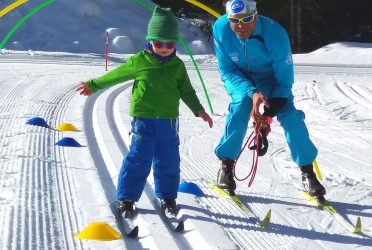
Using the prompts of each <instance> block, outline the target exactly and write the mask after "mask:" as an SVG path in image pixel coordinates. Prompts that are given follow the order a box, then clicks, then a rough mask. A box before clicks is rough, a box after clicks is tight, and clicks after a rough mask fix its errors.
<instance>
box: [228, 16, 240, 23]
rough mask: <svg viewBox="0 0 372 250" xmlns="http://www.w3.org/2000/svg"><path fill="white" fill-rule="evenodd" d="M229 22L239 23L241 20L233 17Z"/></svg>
mask: <svg viewBox="0 0 372 250" xmlns="http://www.w3.org/2000/svg"><path fill="white" fill-rule="evenodd" d="M229 21H230V22H231V23H239V18H232V17H230V18H229Z"/></svg>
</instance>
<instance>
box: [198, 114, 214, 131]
mask: <svg viewBox="0 0 372 250" xmlns="http://www.w3.org/2000/svg"><path fill="white" fill-rule="evenodd" d="M198 115H199V117H200V118H202V119H203V120H204V121H205V122H208V124H209V127H210V128H211V127H213V121H212V118H211V117H210V116H209V115H208V114H207V113H206V112H205V111H204V110H201V111H199V112H198Z"/></svg>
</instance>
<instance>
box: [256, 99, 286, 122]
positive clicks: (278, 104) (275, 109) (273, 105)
mask: <svg viewBox="0 0 372 250" xmlns="http://www.w3.org/2000/svg"><path fill="white" fill-rule="evenodd" d="M267 101H268V102H269V104H270V108H267V107H266V106H265V107H264V113H263V114H262V115H264V116H268V117H271V118H272V117H274V116H276V115H277V114H278V113H279V111H280V110H281V109H282V108H283V107H284V105H285V104H286V102H287V98H283V97H273V98H270V99H268V100H267Z"/></svg>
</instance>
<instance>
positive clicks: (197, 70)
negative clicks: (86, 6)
mask: <svg viewBox="0 0 372 250" xmlns="http://www.w3.org/2000/svg"><path fill="white" fill-rule="evenodd" d="M133 1H135V2H137V3H139V4H142V5H143V6H145V7H147V8H148V9H150V10H151V11H154V8H153V7H151V6H150V5H148V4H147V3H145V2H143V1H142V0H133ZM180 40H181V43H182V45H183V46H184V47H185V49H186V51H187V53H188V54H189V56H190V58H191V61H192V63H193V64H194V67H195V69H196V72H198V76H199V79H200V81H201V83H202V86H203V89H204V93H205V96H206V97H207V101H208V105H209V108H210V110H211V113H212V114H214V113H213V108H212V105H211V102H210V100H209V97H208V93H207V89H206V88H205V85H204V81H203V78H202V76H201V74H200V71H199V68H198V66H197V65H196V62H195V60H194V57H193V56H192V54H191V52H190V50H189V48H188V47H187V45H186V43H185V41H184V40H183V39H182V38H181V39H180ZM0 49H1V47H0Z"/></svg>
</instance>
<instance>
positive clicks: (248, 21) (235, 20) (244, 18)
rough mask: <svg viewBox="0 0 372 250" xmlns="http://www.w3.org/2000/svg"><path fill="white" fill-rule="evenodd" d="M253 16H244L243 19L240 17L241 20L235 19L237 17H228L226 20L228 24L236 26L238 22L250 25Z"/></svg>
mask: <svg viewBox="0 0 372 250" xmlns="http://www.w3.org/2000/svg"><path fill="white" fill-rule="evenodd" d="M254 16H255V14H252V15H249V16H245V17H242V18H237V17H228V18H227V19H229V22H230V23H234V24H238V23H240V22H242V23H250V22H252V21H253V20H254Z"/></svg>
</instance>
